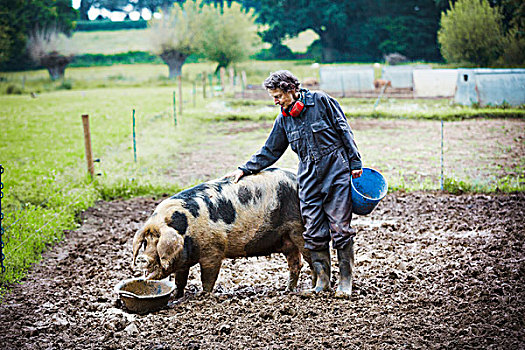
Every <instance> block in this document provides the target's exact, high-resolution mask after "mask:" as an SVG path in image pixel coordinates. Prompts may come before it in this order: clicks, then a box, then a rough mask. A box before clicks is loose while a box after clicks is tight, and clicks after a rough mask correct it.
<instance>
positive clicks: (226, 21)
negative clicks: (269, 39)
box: [202, 4, 260, 71]
mask: <svg viewBox="0 0 525 350" xmlns="http://www.w3.org/2000/svg"><path fill="white" fill-rule="evenodd" d="M206 19H207V22H206V23H203V26H204V27H205V28H206V29H207V30H206V31H205V32H204V36H203V41H202V54H203V55H204V56H205V57H206V58H207V59H208V60H210V61H214V62H217V63H218V66H217V71H218V70H219V69H220V68H221V67H227V66H228V65H230V63H232V62H241V61H243V60H245V59H247V58H248V57H250V55H251V54H253V53H255V51H256V48H257V45H258V44H259V43H260V38H259V37H258V36H257V28H256V25H255V20H254V16H253V12H250V13H245V12H243V11H242V9H241V6H240V5H239V4H231V6H229V7H228V6H227V7H223V8H208V14H207V16H206Z"/></svg>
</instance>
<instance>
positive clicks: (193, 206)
mask: <svg viewBox="0 0 525 350" xmlns="http://www.w3.org/2000/svg"><path fill="white" fill-rule="evenodd" d="M182 207H183V208H184V209H188V211H189V212H190V213H191V215H193V217H194V218H196V217H198V216H199V209H200V208H199V203H197V201H196V200H195V198H187V199H185V200H184V201H183V202H182Z"/></svg>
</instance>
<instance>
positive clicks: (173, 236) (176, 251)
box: [157, 226, 184, 270]
mask: <svg viewBox="0 0 525 350" xmlns="http://www.w3.org/2000/svg"><path fill="white" fill-rule="evenodd" d="M183 247H184V239H183V238H182V236H181V235H179V234H178V233H177V231H175V230H174V229H173V228H171V227H168V226H164V227H163V228H161V229H160V238H159V243H157V252H158V254H159V258H160V264H161V265H162V268H163V269H165V270H167V269H168V268H169V266H170V264H171V262H172V261H173V260H175V259H177V258H178V257H179V255H180V253H181V252H182V248H183Z"/></svg>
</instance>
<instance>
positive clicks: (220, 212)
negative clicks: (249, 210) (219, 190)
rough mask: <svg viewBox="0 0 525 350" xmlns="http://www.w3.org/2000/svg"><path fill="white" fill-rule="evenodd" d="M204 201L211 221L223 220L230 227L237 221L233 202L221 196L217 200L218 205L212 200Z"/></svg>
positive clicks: (206, 199)
mask: <svg viewBox="0 0 525 350" xmlns="http://www.w3.org/2000/svg"><path fill="white" fill-rule="evenodd" d="M204 201H205V202H206V206H207V207H208V212H209V213H210V220H212V221H214V222H217V221H219V220H222V221H224V223H226V224H228V225H229V224H232V223H233V222H234V221H235V215H236V213H235V209H234V208H233V204H232V202H231V200H229V199H226V198H224V197H223V196H221V197H219V198H218V199H217V203H216V204H215V203H213V202H212V201H211V200H210V198H205V199H204Z"/></svg>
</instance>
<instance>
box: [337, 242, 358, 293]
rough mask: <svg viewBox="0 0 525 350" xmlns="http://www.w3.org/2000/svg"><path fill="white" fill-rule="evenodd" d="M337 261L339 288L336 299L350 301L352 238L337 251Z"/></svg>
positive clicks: (352, 262) (352, 263) (352, 260)
mask: <svg viewBox="0 0 525 350" xmlns="http://www.w3.org/2000/svg"><path fill="white" fill-rule="evenodd" d="M337 260H338V261H339V275H340V279H339V286H338V287H337V291H336V292H335V296H336V297H337V298H343V299H350V296H351V295H352V270H353V269H354V238H353V237H352V238H351V239H350V242H349V243H348V244H347V245H346V247H344V248H343V249H337Z"/></svg>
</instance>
